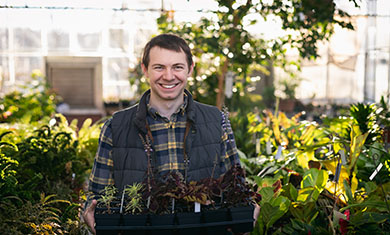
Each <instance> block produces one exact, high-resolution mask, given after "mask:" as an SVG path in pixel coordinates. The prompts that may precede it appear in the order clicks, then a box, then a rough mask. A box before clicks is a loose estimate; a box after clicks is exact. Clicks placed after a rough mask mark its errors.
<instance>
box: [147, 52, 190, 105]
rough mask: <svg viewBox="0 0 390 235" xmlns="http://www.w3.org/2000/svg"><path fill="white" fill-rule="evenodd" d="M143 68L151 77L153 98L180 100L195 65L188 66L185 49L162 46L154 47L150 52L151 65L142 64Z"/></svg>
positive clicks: (158, 100)
mask: <svg viewBox="0 0 390 235" xmlns="http://www.w3.org/2000/svg"><path fill="white" fill-rule="evenodd" d="M142 70H143V72H144V74H145V76H146V77H148V78H149V83H150V89H151V99H153V101H157V102H160V101H162V102H165V101H173V102H174V101H178V102H180V101H179V99H181V101H182V99H183V92H184V88H185V87H186V84H187V78H188V77H189V76H190V75H191V73H192V70H193V65H191V66H190V68H189V67H188V64H187V60H186V55H185V53H184V52H183V51H180V52H176V51H171V50H167V49H164V48H161V47H153V48H152V49H151V50H150V52H149V65H148V67H147V68H146V67H145V66H144V65H143V64H142Z"/></svg>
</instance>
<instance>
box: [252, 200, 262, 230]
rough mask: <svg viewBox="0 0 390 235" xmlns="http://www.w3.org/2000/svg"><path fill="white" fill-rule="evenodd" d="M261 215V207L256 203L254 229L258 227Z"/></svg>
mask: <svg viewBox="0 0 390 235" xmlns="http://www.w3.org/2000/svg"><path fill="white" fill-rule="evenodd" d="M259 214H260V206H259V205H258V204H257V203H256V204H255V209H254V210H253V219H254V220H255V221H253V227H255V226H256V223H257V218H258V217H259Z"/></svg>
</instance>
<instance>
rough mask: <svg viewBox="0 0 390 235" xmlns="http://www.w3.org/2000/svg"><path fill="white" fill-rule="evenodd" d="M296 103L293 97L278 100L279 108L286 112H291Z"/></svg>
mask: <svg viewBox="0 0 390 235" xmlns="http://www.w3.org/2000/svg"><path fill="white" fill-rule="evenodd" d="M295 104H296V100H295V99H281V100H280V102H279V110H280V111H282V112H286V113H292V112H293V111H294V108H295Z"/></svg>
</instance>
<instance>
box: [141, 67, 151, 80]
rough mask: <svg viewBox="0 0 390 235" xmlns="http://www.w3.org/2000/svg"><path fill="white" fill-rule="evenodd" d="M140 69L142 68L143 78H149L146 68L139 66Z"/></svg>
mask: <svg viewBox="0 0 390 235" xmlns="http://www.w3.org/2000/svg"><path fill="white" fill-rule="evenodd" d="M141 68H142V72H143V73H144V75H145V77H149V76H148V68H146V67H145V65H144V64H141Z"/></svg>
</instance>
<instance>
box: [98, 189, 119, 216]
mask: <svg viewBox="0 0 390 235" xmlns="http://www.w3.org/2000/svg"><path fill="white" fill-rule="evenodd" d="M117 192H118V190H117V188H116V187H115V186H114V185H108V186H106V187H105V188H104V189H103V190H102V192H101V194H100V198H99V199H98V200H97V202H98V205H99V204H100V205H102V206H101V207H105V208H107V213H109V214H111V207H112V202H113V201H114V200H115V199H116V194H117Z"/></svg>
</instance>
